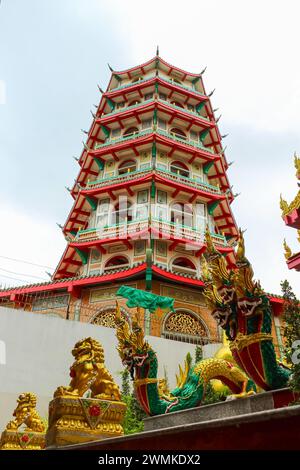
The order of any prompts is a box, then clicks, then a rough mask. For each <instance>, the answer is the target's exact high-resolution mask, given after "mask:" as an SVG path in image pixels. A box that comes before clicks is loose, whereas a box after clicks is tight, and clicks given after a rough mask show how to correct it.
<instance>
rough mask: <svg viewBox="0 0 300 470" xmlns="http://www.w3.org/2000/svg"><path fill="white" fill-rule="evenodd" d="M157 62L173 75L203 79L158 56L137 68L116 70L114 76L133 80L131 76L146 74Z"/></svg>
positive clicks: (199, 75) (197, 74)
mask: <svg viewBox="0 0 300 470" xmlns="http://www.w3.org/2000/svg"><path fill="white" fill-rule="evenodd" d="M156 62H158V63H161V64H162V65H164V66H165V67H166V68H167V69H168V70H169V73H171V72H172V71H176V72H177V73H180V74H182V75H183V76H185V77H186V78H188V77H190V78H198V77H199V78H200V77H201V74H199V73H192V72H187V71H185V70H183V69H180V68H178V67H175V65H172V64H169V63H168V62H166V61H165V60H164V59H162V58H161V57H160V56H158V55H156V56H154V57H152V59H150V60H148V61H147V62H144V63H143V64H140V65H136V66H135V67H130V68H128V69H125V70H119V71H117V70H114V71H113V72H112V75H114V74H115V75H120V76H122V75H127V76H128V78H131V75H132V74H135V72H139V73H141V74H144V73H145V69H146V68H147V67H149V66H151V65H152V64H155V63H156ZM110 81H111V80H110Z"/></svg>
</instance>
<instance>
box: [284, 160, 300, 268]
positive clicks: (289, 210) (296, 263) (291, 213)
mask: <svg viewBox="0 0 300 470" xmlns="http://www.w3.org/2000/svg"><path fill="white" fill-rule="evenodd" d="M294 165H295V168H296V178H297V180H300V158H299V157H297V155H296V154H295V155H294ZM298 186H299V183H298ZM280 208H281V210H282V218H283V221H284V223H285V224H286V225H287V226H289V227H292V228H295V229H297V233H298V241H299V243H300V190H298V193H297V195H296V197H295V199H294V200H293V201H292V202H291V203H290V204H288V203H287V201H285V199H283V198H282V196H280ZM283 246H284V254H285V258H286V263H287V266H288V268H289V269H296V271H300V251H298V252H297V253H293V252H292V250H291V248H290V247H289V246H288V244H287V243H286V240H284V242H283Z"/></svg>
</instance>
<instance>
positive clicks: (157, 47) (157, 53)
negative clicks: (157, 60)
mask: <svg viewBox="0 0 300 470" xmlns="http://www.w3.org/2000/svg"><path fill="white" fill-rule="evenodd" d="M156 55H157V57H158V56H159V46H156Z"/></svg>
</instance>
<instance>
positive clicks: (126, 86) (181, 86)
mask: <svg viewBox="0 0 300 470" xmlns="http://www.w3.org/2000/svg"><path fill="white" fill-rule="evenodd" d="M153 78H155V75H153V76H152V77H149V78H144V79H142V80H139V81H137V82H134V83H132V82H131V83H125V84H124V85H119V86H118V87H116V88H112V89H111V90H108V92H110V91H116V90H123V89H124V88H130V87H133V86H135V85H137V84H140V83H146V82H149V81H150V80H153ZM158 78H159V79H160V80H162V81H163V82H166V83H171V84H172V85H174V86H178V87H180V88H183V89H184V90H187V91H192V92H193V93H197V95H200V96H203V98H204V97H205V98H206V96H205V95H204V94H203V93H201V92H200V91H197V90H196V89H195V87H194V86H193V85H191V86H190V87H189V86H187V85H183V84H182V83H178V82H174V81H173V80H170V79H168V78H165V77H162V76H161V75H158Z"/></svg>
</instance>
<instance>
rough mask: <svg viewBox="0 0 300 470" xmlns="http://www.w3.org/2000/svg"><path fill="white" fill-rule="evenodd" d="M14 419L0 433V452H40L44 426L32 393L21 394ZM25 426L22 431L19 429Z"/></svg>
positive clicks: (42, 445) (42, 446)
mask: <svg viewBox="0 0 300 470" xmlns="http://www.w3.org/2000/svg"><path fill="white" fill-rule="evenodd" d="M17 403H18V405H17V407H16V409H15V410H14V413H13V416H14V419H13V420H12V421H10V422H9V423H8V424H7V426H6V429H5V431H4V432H3V433H2V436H1V442H0V449H1V450H23V449H27V450H40V449H42V448H44V445H45V434H44V432H45V425H44V423H43V422H42V420H41V418H40V416H39V415H38V412H37V411H36V396H35V395H34V393H22V394H21V395H19V398H18V400H17ZM22 425H25V426H26V428H25V430H24V431H19V428H20V427H21V426H22Z"/></svg>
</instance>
